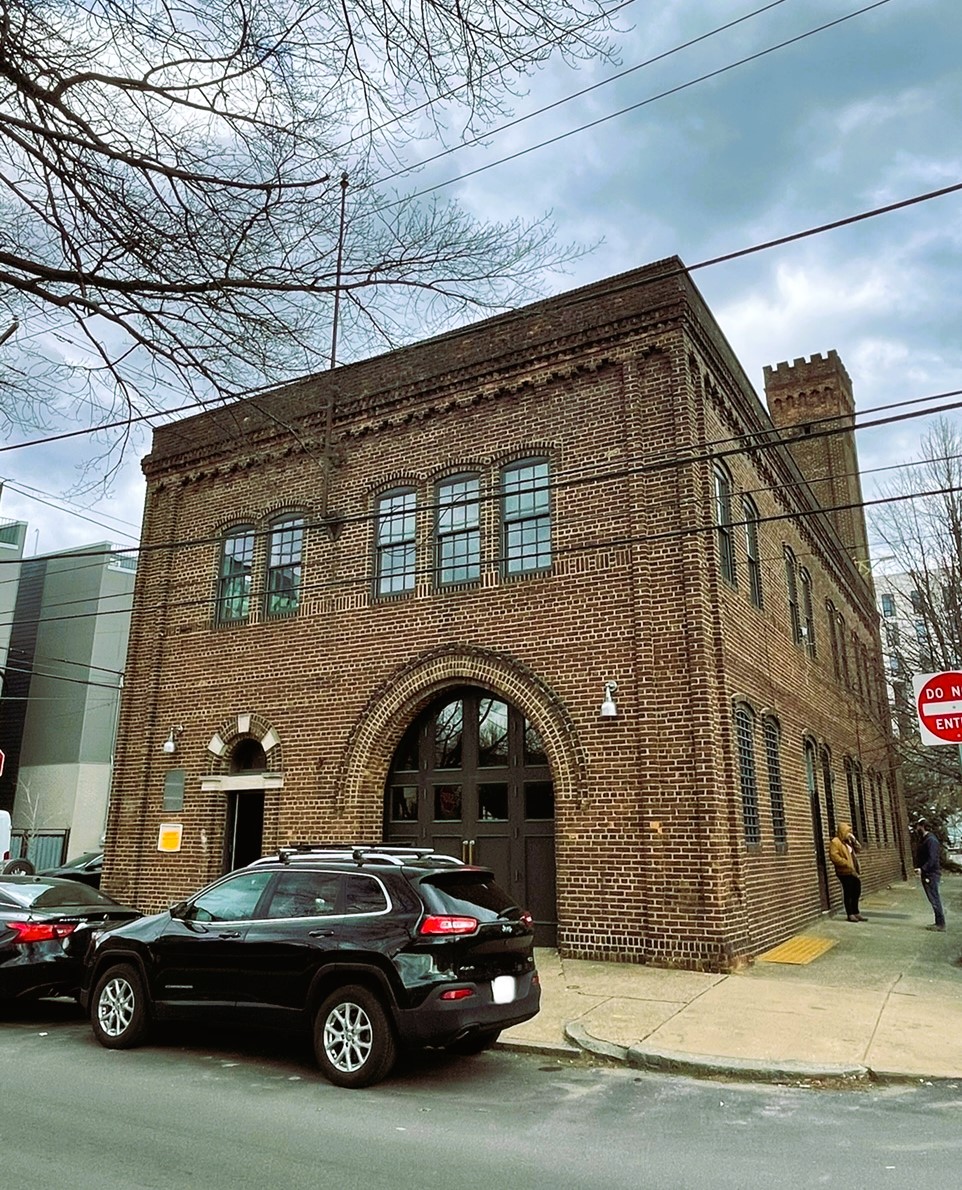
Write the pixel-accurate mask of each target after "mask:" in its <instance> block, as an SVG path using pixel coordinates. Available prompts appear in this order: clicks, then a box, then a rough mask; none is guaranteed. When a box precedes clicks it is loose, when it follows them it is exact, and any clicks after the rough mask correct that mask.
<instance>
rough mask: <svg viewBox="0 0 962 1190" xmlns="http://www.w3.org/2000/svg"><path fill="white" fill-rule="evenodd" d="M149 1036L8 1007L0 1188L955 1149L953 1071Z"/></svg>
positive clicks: (824, 1182)
mask: <svg viewBox="0 0 962 1190" xmlns="http://www.w3.org/2000/svg"><path fill="white" fill-rule="evenodd" d="M161 1040H162V1042H163V1044H154V1045H148V1046H145V1047H144V1048H142V1049H137V1050H130V1051H108V1050H104V1049H101V1048H100V1047H99V1046H98V1045H97V1044H96V1043H95V1042H94V1040H93V1038H92V1037H91V1035H90V1032H89V1026H88V1025H87V1023H86V1021H85V1020H83V1019H82V1017H81V1014H80V1011H79V1009H77V1008H76V1007H75V1006H74V1005H72V1004H69V1003H67V1002H64V1001H60V1002H50V1003H46V1004H43V1005H39V1006H34V1007H32V1008H28V1009H18V1010H17V1011H16V1012H15V1013H14V1014H13V1015H12V1016H10V1015H8V1016H6V1017H5V1018H4V1020H3V1021H2V1022H0V1071H2V1075H0V1078H2V1090H3V1100H2V1102H3V1110H2V1115H0V1144H2V1146H3V1149H2V1153H3V1155H2V1167H3V1175H4V1176H3V1180H4V1183H5V1184H6V1185H9V1186H17V1187H18V1188H20V1190H49V1188H50V1187H54V1186H66V1185H69V1186H71V1187H77V1188H81V1190H85V1188H87V1187H90V1188H91V1190H93V1188H94V1187H96V1188H97V1190H114V1188H117V1190H120V1188H125V1190H130V1188H141V1187H142V1188H148V1187H150V1188H152V1187H158V1188H159V1187H163V1188H165V1190H175V1188H178V1187H188V1186H189V1187H196V1186H198V1185H202V1186H205V1187H210V1188H211V1190H221V1188H223V1190H228V1188H230V1190H243V1188H246V1187H263V1186H271V1187H291V1188H294V1187H302V1186H303V1187H308V1186H310V1187H312V1188H313V1187H318V1186H337V1187H339V1188H343V1190H353V1188H356V1190H380V1188H381V1187H391V1188H393V1190H407V1188H409V1187H410V1188H414V1187H417V1188H418V1190H423V1187H424V1186H426V1185H427V1186H444V1185H451V1186H458V1187H459V1188H463V1190H475V1188H476V1190H482V1188H483V1190H493V1188H498V1187H505V1186H518V1187H524V1188H528V1187H553V1188H557V1187H559V1186H572V1187H579V1188H581V1187H584V1188H585V1190H590V1188H594V1187H598V1188H601V1187H608V1188H610V1187H622V1186H624V1187H629V1186H630V1187H639V1186H640V1187H648V1186H651V1187H679V1188H684V1187H705V1186H711V1187H750V1186H758V1185H762V1184H765V1183H772V1184H776V1185H792V1186H794V1187H809V1186H813V1187H814V1186H846V1187H856V1188H858V1187H873V1188H878V1187H884V1186H886V1185H891V1186H904V1185H906V1184H909V1183H918V1182H924V1181H925V1180H926V1179H927V1178H931V1179H939V1180H944V1179H945V1178H946V1176H950V1175H949V1171H951V1170H953V1169H955V1168H957V1166H958V1162H959V1160H960V1158H962V1152H960V1150H962V1135H960V1133H959V1130H958V1111H959V1107H960V1105H962V1086H960V1085H959V1084H957V1083H951V1084H943V1085H941V1086H932V1085H921V1086H909V1087H883V1088H878V1087H876V1088H868V1089H865V1088H863V1089H845V1090H815V1089H811V1088H800V1087H799V1088H785V1087H766V1086H749V1085H744V1084H739V1085H735V1084H726V1083H717V1082H700V1081H695V1080H690V1079H685V1078H680V1077H673V1076H670V1075H651V1074H639V1073H638V1072H636V1071H633V1070H630V1069H628V1068H626V1067H620V1066H599V1065H592V1064H590V1063H588V1062H587V1061H582V1060H576V1061H570V1060H567V1059H564V1058H559V1057H556V1056H551V1057H546V1056H541V1055H533V1054H521V1053H511V1052H507V1051H495V1052H492V1053H488V1054H485V1055H482V1056H480V1057H478V1058H473V1059H454V1058H450V1057H447V1056H445V1055H440V1054H429V1055H421V1056H418V1057H416V1058H413V1059H409V1060H408V1061H406V1062H404V1063H402V1065H401V1066H400V1067H399V1069H398V1072H397V1073H396V1075H395V1076H394V1077H392V1078H391V1079H390V1080H388V1081H387V1082H386V1083H384V1084H382V1085H380V1086H378V1087H375V1088H372V1089H370V1090H367V1091H354V1092H350V1091H342V1090H337V1089H335V1088H333V1087H331V1086H330V1085H329V1084H327V1083H326V1082H324V1081H323V1080H321V1079H320V1078H319V1076H318V1075H317V1074H316V1072H315V1071H314V1069H313V1065H312V1062H311V1060H310V1057H309V1054H308V1051H307V1048H306V1047H305V1046H302V1045H300V1044H299V1043H298V1042H297V1041H295V1040H291V1039H280V1040H279V1039H278V1038H276V1037H274V1036H272V1035H265V1034H255V1035H249V1036H247V1037H245V1038H244V1039H243V1044H242V1045H241V1039H239V1038H237V1037H233V1036H229V1035H217V1036H214V1037H210V1036H207V1037H202V1036H200V1035H198V1033H197V1031H196V1030H193V1031H188V1030H172V1029H168V1030H167V1031H165V1032H164V1033H163V1034H162V1035H161Z"/></svg>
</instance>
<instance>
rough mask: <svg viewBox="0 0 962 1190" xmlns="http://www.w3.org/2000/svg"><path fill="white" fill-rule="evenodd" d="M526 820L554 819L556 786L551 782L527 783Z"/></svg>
mask: <svg viewBox="0 0 962 1190" xmlns="http://www.w3.org/2000/svg"><path fill="white" fill-rule="evenodd" d="M524 816H525V818H540V819H549V818H554V786H553V785H552V784H551V782H550V781H525V783H524Z"/></svg>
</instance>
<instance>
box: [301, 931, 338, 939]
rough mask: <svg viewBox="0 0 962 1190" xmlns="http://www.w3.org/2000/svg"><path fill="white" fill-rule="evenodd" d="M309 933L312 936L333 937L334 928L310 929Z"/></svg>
mask: <svg viewBox="0 0 962 1190" xmlns="http://www.w3.org/2000/svg"><path fill="white" fill-rule="evenodd" d="M307 932H308V935H309V936H310V937H311V938H333V936H334V931H333V930H308V931H307Z"/></svg>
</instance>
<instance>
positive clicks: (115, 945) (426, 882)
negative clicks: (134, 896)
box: [81, 846, 541, 1087]
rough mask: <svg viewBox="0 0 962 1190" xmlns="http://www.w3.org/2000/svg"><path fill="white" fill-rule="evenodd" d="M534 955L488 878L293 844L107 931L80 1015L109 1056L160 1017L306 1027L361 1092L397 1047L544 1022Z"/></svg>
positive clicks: (522, 927)
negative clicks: (537, 1018) (86, 1015)
mask: <svg viewBox="0 0 962 1190" xmlns="http://www.w3.org/2000/svg"><path fill="white" fill-rule="evenodd" d="M533 943H534V931H533V928H532V923H531V917H530V915H529V914H528V913H526V912H524V911H523V910H522V909H521V908H519V906H517V905H516V904H515V903H514V902H513V901H512V899H511V898H510V897H509V896H508V894H507V893H506V892H504V890H503V889H502V888H501V887H500V886H499V885H497V884H496V883H495V881H494V877H493V875H492V874H491V872H490V871H489V870H488V869H486V868H479V867H470V866H467V865H465V864H462V863H461V862H460V861H458V860H455V859H451V858H449V857H448V856H444V855H436V854H434V853H433V852H430V851H427V850H425V849H417V848H401V847H378V846H371V847H361V846H351V847H345V848H331V847H323V848H322V847H304V846H298V847H289V848H284V849H282V850H281V851H280V852H279V853H278V854H277V855H276V856H271V857H269V858H265V859H261V860H258V861H257V862H256V863H253V864H251V865H250V866H249V867H246V868H242V869H240V870H239V871H235V872H231V873H230V874H229V875H228V876H225V877H223V878H222V879H221V880H218V881H216V882H215V883H214V884H211V885H209V886H208V887H207V888H205V889H203V890H202V891H201V892H199V893H197V894H196V895H195V896H192V897H190V898H189V899H188V900H186V901H181V902H180V903H179V904H177V905H174V906H173V907H172V908H171V909H170V910H168V911H167V912H165V913H158V914H155V915H153V916H151V917H142V918H140V919H138V920H137V921H134V922H130V923H128V924H127V925H124V926H121V927H120V928H118V929H115V930H110V931H105V932H103V933H101V934H100V935H99V936H98V937H97V938H96V939H95V940H94V942H93V944H92V946H91V948H90V952H89V953H88V956H87V964H86V969H85V973H84V983H83V988H82V991H81V1002H82V1003H83V1005H84V1007H85V1008H87V1009H89V1011H90V1019H91V1024H92V1026H93V1031H94V1036H95V1037H96V1038H97V1040H98V1041H99V1042H100V1043H101V1045H105V1046H108V1047H109V1048H118V1049H119V1048H123V1047H127V1046H132V1045H136V1044H137V1043H138V1042H140V1041H142V1040H143V1039H144V1037H145V1036H146V1033H147V1030H148V1027H149V1025H150V1023H151V1021H152V1020H216V1021H222V1020H224V1019H225V1018H226V1017H228V1016H229V1017H230V1018H231V1019H233V1020H235V1021H238V1022H240V1023H241V1024H243V1023H244V1022H245V1021H250V1022H251V1023H255V1022H256V1023H257V1024H266V1025H281V1026H288V1027H291V1026H292V1027H294V1028H306V1029H308V1030H310V1032H311V1033H312V1034H313V1039H314V1052H315V1054H316V1056H317V1061H318V1064H319V1065H320V1067H321V1070H322V1071H323V1072H324V1074H325V1075H326V1076H327V1078H328V1079H330V1081H331V1082H332V1083H335V1084H337V1085H338V1086H342V1087H364V1086H369V1085H370V1084H371V1083H375V1082H377V1081H378V1080H380V1079H382V1078H384V1077H386V1075H387V1074H388V1073H389V1072H390V1070H391V1068H392V1067H393V1065H394V1061H395V1058H396V1057H397V1054H398V1050H399V1048H401V1047H418V1046H443V1047H446V1048H447V1049H449V1050H451V1051H453V1052H456V1053H460V1054H473V1053H479V1052H480V1051H481V1050H483V1049H486V1048H487V1047H488V1046H490V1045H492V1044H493V1043H494V1042H495V1041H496V1040H497V1038H498V1035H499V1034H500V1032H501V1030H502V1029H505V1028H508V1027H509V1026H510V1025H516V1024H519V1023H520V1022H521V1021H526V1020H529V1019H530V1018H531V1017H533V1016H534V1015H535V1014H536V1013H537V1011H538V1007H539V1004H540V999H541V988H540V984H539V982H538V976H537V972H536V971H535V965H534V957H533V955H532V948H533Z"/></svg>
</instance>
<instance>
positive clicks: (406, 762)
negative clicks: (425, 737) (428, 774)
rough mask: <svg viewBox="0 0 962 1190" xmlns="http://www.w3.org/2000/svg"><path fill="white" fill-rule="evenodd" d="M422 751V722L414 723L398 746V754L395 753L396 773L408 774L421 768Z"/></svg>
mask: <svg viewBox="0 0 962 1190" xmlns="http://www.w3.org/2000/svg"><path fill="white" fill-rule="evenodd" d="M420 749H421V724H420V722H416V723H412V724H411V726H410V727H409V728H408V729H407V731H406V732H405V733H404V736H403V737H402V739H401V742H400V744H398V749H397V752H395V753H394V764H393V766H392V767H393V768H394V770H395V771H398V770H400V771H401V772H407V771H408V770H411V771H417V769H418V768H419V767H420V758H421V754H420Z"/></svg>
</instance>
